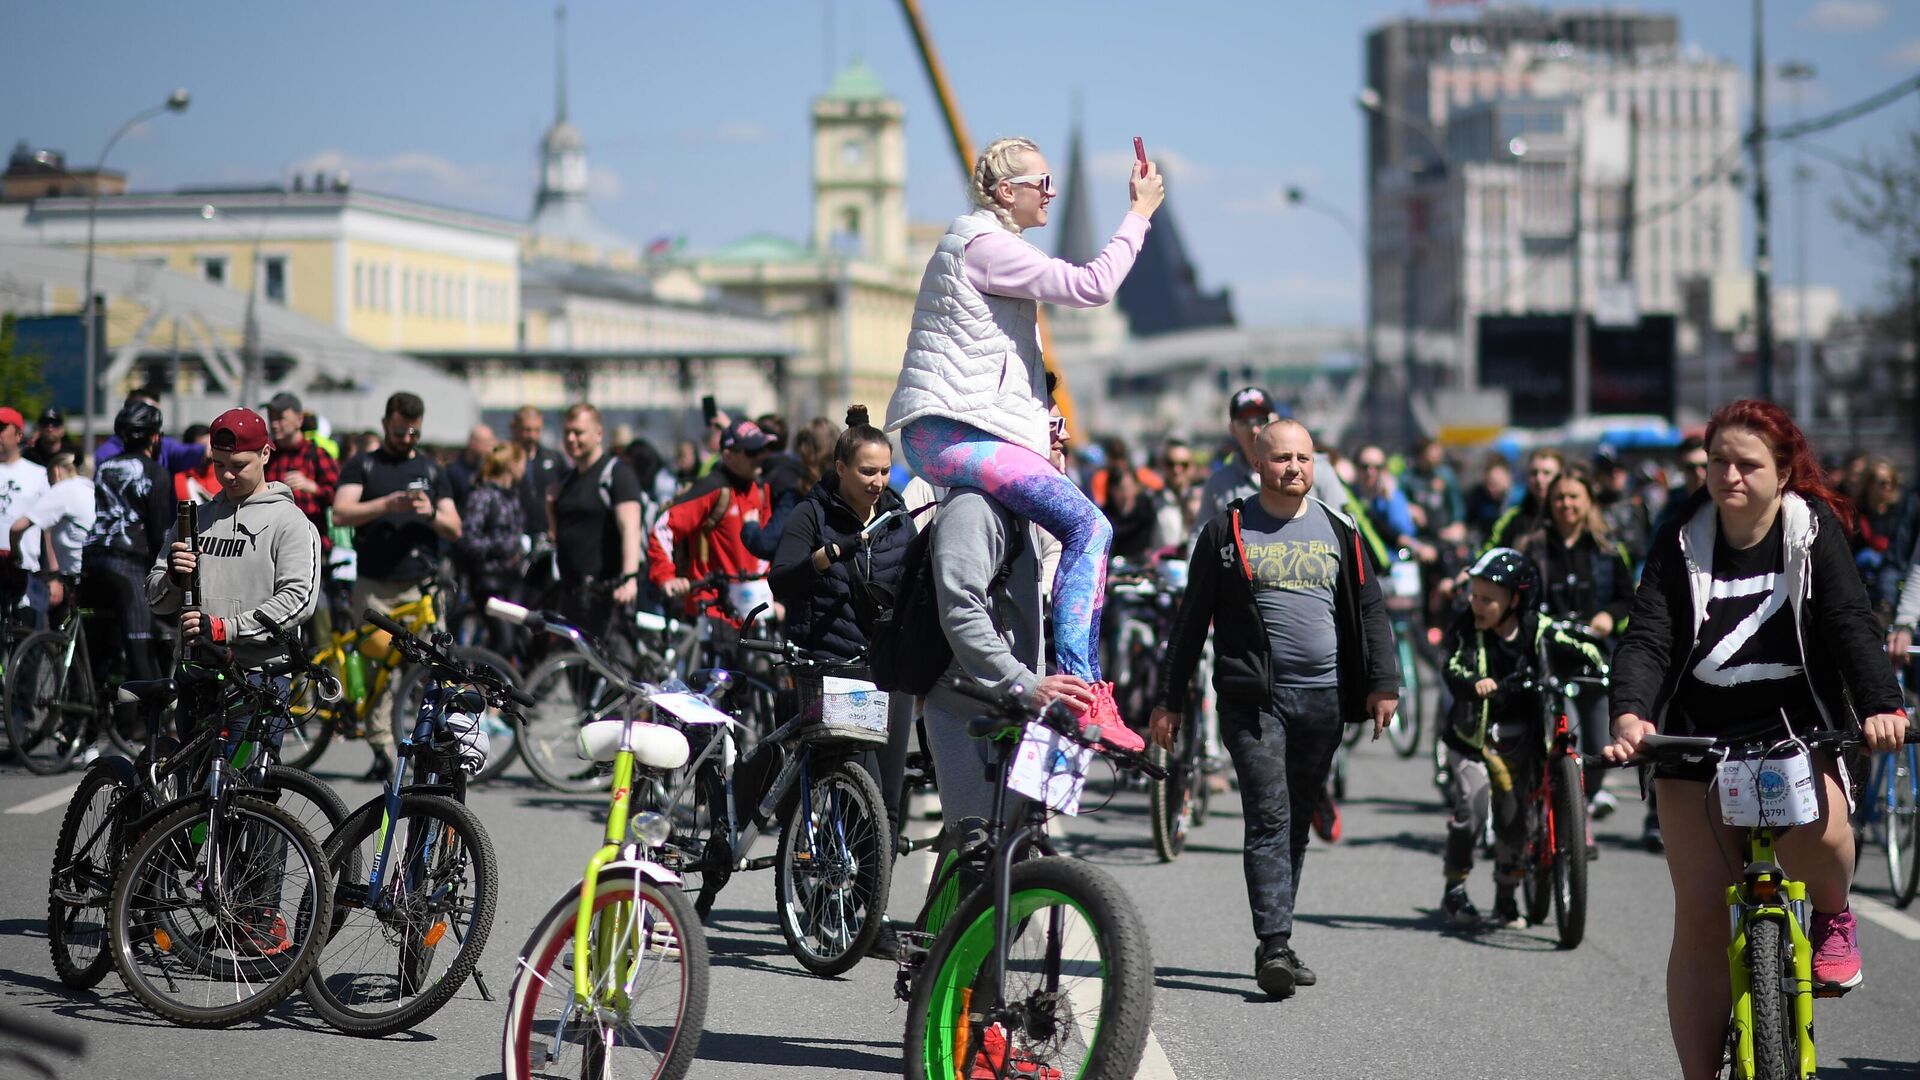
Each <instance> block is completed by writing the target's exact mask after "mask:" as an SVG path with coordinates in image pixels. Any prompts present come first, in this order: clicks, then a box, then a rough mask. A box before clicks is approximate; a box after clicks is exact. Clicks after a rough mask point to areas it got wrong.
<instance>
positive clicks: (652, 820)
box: [627, 810, 673, 848]
mask: <svg viewBox="0 0 1920 1080" xmlns="http://www.w3.org/2000/svg"><path fill="white" fill-rule="evenodd" d="M627 833H628V835H630V836H632V837H633V841H634V843H636V844H639V845H640V846H641V847H645V848H657V847H659V846H660V845H662V844H664V843H666V842H667V838H668V837H669V836H672V835H673V823H672V822H670V821H668V820H667V816H666V815H665V814H660V813H655V812H654V811H652V810H642V811H640V812H639V813H637V814H635V815H633V817H631V818H629V819H628V820H627Z"/></svg>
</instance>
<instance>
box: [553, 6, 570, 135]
mask: <svg viewBox="0 0 1920 1080" xmlns="http://www.w3.org/2000/svg"><path fill="white" fill-rule="evenodd" d="M553 24H554V41H553V54H554V61H553V81H554V88H553V91H554V92H553V99H554V110H553V122H554V123H556V124H564V123H566V122H567V5H565V4H560V5H558V6H556V7H555V8H554V11H553Z"/></svg>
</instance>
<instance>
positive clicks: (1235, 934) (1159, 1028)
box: [0, 744, 1920, 1080]
mask: <svg viewBox="0 0 1920 1080" xmlns="http://www.w3.org/2000/svg"><path fill="white" fill-rule="evenodd" d="M366 755H367V752H366V750H365V749H364V748H363V747H360V746H357V745H356V746H351V747H344V748H339V749H336V750H335V751H333V752H332V753H331V755H330V756H329V757H328V759H326V760H325V761H323V762H322V763H321V772H322V773H323V775H326V776H327V778H328V779H329V780H330V781H333V782H334V783H335V784H336V786H337V788H338V789H339V791H340V793H341V795H342V797H343V798H344V799H345V800H346V801H347V804H348V805H349V806H354V805H357V804H358V803H360V802H363V801H365V800H366V799H368V798H370V797H372V795H373V794H374V788H373V787H372V786H371V785H367V784H363V783H360V782H358V781H352V780H348V779H346V776H347V775H349V774H357V773H358V772H359V771H360V770H361V769H363V768H364V767H365V764H366V761H367V756H366ZM74 779H75V778H73V777H46V778H42V777H34V776H30V775H26V774H24V773H22V772H20V771H19V770H18V769H17V768H16V767H13V766H10V765H0V811H4V812H0V852H4V855H5V859H4V866H5V872H4V875H0V1007H3V1008H6V1009H8V1010H12V1011H18V1012H22V1013H26V1014H28V1015H31V1016H34V1017H38V1018H41V1019H44V1020H47V1021H49V1022H52V1023H55V1024H59V1025H61V1026H63V1027H64V1028H66V1029H68V1030H71V1031H73V1032H76V1033H78V1034H80V1035H82V1036H84V1037H85V1038H86V1039H87V1040H88V1052H87V1057H86V1060H85V1061H84V1063H68V1064H66V1065H65V1066H64V1068H63V1072H62V1075H66V1076H74V1077H78V1076H85V1077H90V1078H92V1077H100V1078H121V1077H124V1078H129V1080H174V1078H181V1080H186V1078H193V1080H228V1078H235V1080H241V1078H244V1080H269V1078H277V1077H301V1078H310V1080H317V1078H330V1077H362V1076H366V1077H387V1076H400V1077H408V1078H410V1080H411V1078H420V1080H428V1078H442V1077H445V1078H460V1080H470V1078H480V1077H489V1076H493V1075H496V1074H497V1073H498V1070H499V1066H500V1061H499V1038H500V1028H501V1020H502V1006H501V1005H500V1004H499V1003H498V1002H494V1003H489V1002H486V1001H483V1000H481V998H480V996H479V994H478V993H477V991H476V990H475V988H474V987H473V986H472V985H471V984H469V985H468V986H467V987H465V988H463V989H462V991H461V993H460V994H459V996H458V997H457V998H455V1000H454V1001H453V1002H452V1003H450V1004H449V1005H448V1006H447V1007H446V1008H445V1009H443V1010H442V1011H441V1012H440V1013H439V1014H438V1015H436V1016H434V1017H432V1018H431V1019H429V1020H428V1021H427V1022H426V1023H424V1024H423V1025H422V1026H421V1028H420V1029H419V1030H417V1031H414V1032H411V1033H408V1034H406V1035H401V1036H394V1037H392V1038H389V1039H386V1040H383V1041H378V1042H369V1041H363V1040H359V1039H354V1038H350V1037H346V1036H342V1035H339V1034H336V1033H335V1032H333V1031H332V1030H331V1029H329V1028H327V1027H325V1026H324V1025H323V1024H322V1023H321V1022H320V1021H319V1020H318V1019H317V1018H316V1017H315V1016H314V1015H313V1014H312V1012H311V1011H310V1010H309V1009H308V1008H307V1007H306V1005H305V1003H304V1002H303V1001H301V1000H300V999H299V998H298V997H297V996H296V997H295V998H294V999H293V1000H291V1001H290V1002H288V1003H287V1004H286V1005H283V1006H282V1007H281V1009H280V1010H279V1011H278V1012H277V1013H275V1014H273V1015H272V1016H270V1017H268V1018H267V1019H265V1020H264V1021H261V1022H259V1023H255V1024H252V1025H247V1026H244V1027H241V1028H236V1029H231V1030H227V1031H217V1032H204V1033H203V1032H195V1031H187V1030H183V1029H178V1028H173V1027H170V1026H168V1025H166V1024H164V1023H162V1022H161V1021H159V1020H157V1019H156V1018H154V1017H152V1016H150V1015H148V1014H147V1013H145V1012H144V1011H143V1010H142V1009H141V1008H140V1007H139V1005H138V1004H137V1003H136V1002H135V1001H134V1000H133V999H132V998H131V996H129V995H128V994H127V993H125V992H124V991H123V990H122V989H121V987H120V986H119V983H118V980H117V978H116V977H115V976H113V975H109V976H108V978H107V980H106V981H105V982H103V983H102V984H101V987H100V990H99V992H98V994H97V995H96V994H74V993H71V992H69V991H68V990H67V989H65V988H64V987H63V986H61V985H60V983H59V982H58V981H57V980H56V979H55V978H54V977H53V973H52V967H51V964H50V962H49V960H48V954H47V943H46V937H45V909H46V902H45V895H46V892H45V889H46V885H45V883H46V873H47V867H48V865H49V860H50V858H51V853H52V847H53V840H54V832H55V829H56V828H57V827H58V824H59V819H60V811H61V803H62V802H63V800H62V799H61V797H60V795H59V793H60V792H61V791H62V790H63V789H65V788H67V787H68V786H70V785H71V784H72V783H73V781H74ZM1351 785H1352V786H1351V791H1350V793H1349V794H1350V799H1349V802H1348V803H1347V806H1346V817H1345V835H1344V837H1343V839H1342V841H1341V842H1340V843H1339V844H1335V845H1321V844H1319V843H1318V842H1317V841H1316V844H1315V846H1314V847H1313V848H1312V850H1311V853H1310V855H1309V857H1308V861H1307V866H1306V870H1305V871H1304V875H1303V876H1304V888H1303V891H1302V894H1301V898H1300V927H1299V929H1298V931H1297V933H1296V935H1295V939H1294V944H1295V947H1296V949H1297V950H1298V951H1299V953H1300V955H1301V956H1302V957H1303V958H1305V959H1306V960H1307V961H1308V962H1309V963H1310V964H1311V965H1312V966H1313V967H1314V968H1315V970H1316V971H1317V972H1318V973H1319V975H1320V983H1319V985H1318V986H1315V987H1312V988H1307V989H1303V990H1301V991H1300V993H1299V994H1298V995H1297V996H1296V997H1295V998H1293V999H1292V1000H1290V1001H1286V1002H1278V1003H1276V1002H1269V1001H1267V1000H1265V999H1264V998H1263V997H1262V996H1261V995H1260V993H1259V991H1258V989H1257V988H1256V987H1255V986H1254V984H1253V981H1252V979H1251V977H1250V974H1249V972H1250V964H1251V960H1252V945H1253V941H1252V937H1251V931H1250V929H1249V924H1248V919H1247V907H1246V899H1245V895H1246V894H1245V892H1244V888H1243V885H1242V879H1241V872H1240V847H1241V843H1240V838H1241V830H1240V823H1239V819H1238V800H1237V798H1236V797H1235V796H1232V795H1228V796H1224V797H1222V798H1220V799H1217V800H1216V802H1215V811H1216V812H1215V816H1214V818H1213V819H1211V820H1210V821H1209V822H1208V824H1207V825H1206V826H1205V827H1204V828H1203V829H1202V830H1200V831H1199V832H1198V833H1197V834H1196V835H1195V837H1194V839H1193V842H1192V844H1191V845H1190V846H1189V847H1188V849H1187V852H1186V854H1185V855H1184V856H1183V857H1182V858H1181V859H1180V860H1179V861H1178V862H1177V863H1175V864H1174V865H1171V866H1164V865H1160V864H1159V863H1158V862H1156V861H1155V858H1154V856H1153V852H1152V848H1151V845H1150V843H1149V838H1148V832H1147V823H1146V820H1145V818H1144V816H1143V813H1142V808H1143V806H1144V799H1143V798H1142V797H1140V796H1138V795H1136V794H1134V793H1131V792H1122V793H1120V794H1119V795H1118V796H1117V798H1116V799H1115V800H1114V802H1113V804H1112V806H1110V807H1109V808H1108V809H1106V810H1104V811H1102V812H1100V813H1097V814H1094V815H1091V816H1088V817H1082V818H1079V819H1075V820H1071V821H1068V822H1066V823H1065V831H1066V836H1067V844H1068V846H1069V847H1070V848H1071V849H1072V850H1073V851H1074V852H1075V853H1077V854H1079V855H1081V856H1082V857H1084V858H1087V859H1089V860H1091V861H1094V862H1097V863H1099V864H1101V865H1102V866H1104V867H1106V868H1107V869H1108V870H1110V871H1111V872H1112V873H1113V874H1114V876H1115V877H1117V878H1118V879H1119V880H1120V881H1121V882H1122V883H1123V884H1124V885H1125V886H1126V888H1127V890H1128V891H1129V892H1130V893H1131V895H1132V896H1133V898H1134V900H1135V902H1136V903H1137V904H1138V906H1139V908H1140V909H1141V911H1142V913H1143V914H1144V915H1145V917H1146V920H1147V922H1148V924H1149V927H1150V929H1151V933H1152V945H1153V956H1154V961H1155V967H1156V987H1155V1000H1154V1020H1153V1030H1154V1035H1155V1039H1154V1049H1152V1050H1151V1051H1150V1054H1149V1059H1148V1061H1147V1062H1146V1063H1145V1065H1144V1066H1143V1072H1142V1075H1143V1076H1154V1077H1166V1076H1169V1075H1172V1076H1177V1077H1180V1078H1183V1080H1201V1078H1204V1080H1216V1078H1228V1077H1263V1078H1264V1077H1327V1078H1356V1080H1359V1078H1402V1077H1407V1078H1411V1077H1428V1076H1436V1075H1443V1076H1446V1077H1449V1078H1450V1080H1469V1078H1478V1077H1486V1078H1501V1080H1505V1078H1520V1077H1542V1076H1573V1077H1582V1078H1605V1077H1623V1078H1642V1077H1659V1076H1671V1075H1674V1071H1675V1070H1674V1065H1673V1061H1672V1057H1671V1053H1670V1051H1669V1049H1668V1044H1667V1036H1666V1018H1665V1008H1664V993H1663V974H1662V972H1663V968H1664V964H1665V957H1666V951H1667V943H1668V935H1669V931H1668V925H1669V923H1668V920H1669V907H1670V905H1669V900H1668V893H1667V885H1666V875H1665V868H1664V865H1663V863H1662V862H1661V861H1660V860H1659V859H1658V858H1656V857H1654V856H1651V855H1648V854H1646V853H1644V852H1642V851H1641V850H1639V848H1638V836H1639V825H1640V819H1639V806H1638V805H1637V804H1635V803H1633V802H1632V801H1631V799H1629V801H1628V802H1627V804H1626V806H1625V807H1624V808H1623V809H1622V811H1621V812H1620V813H1619V814H1617V815H1616V816H1615V817H1613V818H1612V819H1610V820H1608V821H1606V822H1603V823H1602V824H1601V825H1600V827H1599V830H1598V833H1599V841H1600V846H1601V851H1602V857H1601V859H1600V861H1599V862H1598V863H1597V864H1596V865H1595V866H1594V868H1593V871H1594V873H1593V893H1592V900H1593V903H1592V913H1591V915H1590V923H1589V930H1588V934H1587V941H1586V943H1585V944H1583V945H1582V946H1580V948H1578V949H1576V950H1573V951H1571V952H1567V951H1561V950H1559V949H1557V948H1556V947H1555V944H1554V940H1553V937H1552V932H1551V929H1550V928H1541V929H1530V930H1524V931H1505V930H1502V931H1490V932H1482V933H1474V934H1459V933H1451V932H1446V931H1444V930H1443V929H1442V926H1441V923H1440V920H1439V917H1438V915H1437V914H1436V909H1437V907H1438V903H1439V899H1440V892H1441V875H1440V847H1441V839H1442V835H1443V832H1444V821H1443V814H1442V811H1441V809H1440V806H1439V803H1438V802H1437V801H1436V798H1435V791H1434V788H1433V786H1432V784H1431V782H1430V777H1429V775H1428V772H1427V769H1426V768H1425V767H1424V766H1422V765H1421V764H1420V763H1419V762H1418V761H1412V762H1403V761H1399V760H1397V759H1395V758H1393V757H1392V756H1391V754H1390V752H1389V751H1387V750H1386V749H1385V745H1384V744H1380V745H1378V746H1363V747H1361V748H1360V750H1359V751H1358V752H1357V753H1356V755H1355V757H1354V759H1353V772H1352V781H1351ZM470 801H471V805H472V806H473V807H474V809H475V810H476V811H477V812H478V813H479V814H480V816H481V818H482V819H483V820H484V821H485V822H486V825H487V828H488V829H489V830H490V832H491V833H492V836H493V840H494V843H495V846H496V848H497V849H498V852H499V854H500V858H501V862H502V869H503V873H502V888H501V897H500V906H499V912H500V914H499V917H498V919H497V920H496V923H495V925H494V927H493V933H492V937H491V939H490V941H489V943H488V947H487V951H486V954H485V957H484V958H483V961H482V965H481V968H482V971H483V972H484V973H485V975H486V977H487V979H488V981H489V982H490V984H491V987H492V989H493V991H494V993H495V994H496V995H502V994H504V993H505V991H506V988H507V986H508V985H509V982H510V981H511V976H512V971H511V968H512V963H513V958H514V956H515V953H516V951H517V950H518V948H519V946H520V945H521V943H522V942H523V941H524V940H525V938H526V935H527V933H528V931H529V928H530V923H531V921H532V920H533V919H534V918H536V917H537V916H538V915H539V914H541V913H542V912H544V911H545V910H546V908H547V907H548V906H549V905H550V904H551V903H552V902H553V900H554V899H555V898H556V897H557V896H558V895H559V894H560V893H561V892H562V890H563V889H564V887H565V886H566V885H567V884H569V883H570V882H571V881H572V880H574V879H575V878H576V877H577V876H578V874H579V869H580V865H581V863H583V862H584V861H585V858H586V855H587V854H588V853H589V852H590V851H591V850H592V849H593V847H594V846H595V845H596V844H597V842H598V841H597V830H598V823H599V821H600V820H601V818H600V813H601V809H602V803H601V802H600V801H599V800H594V799H578V798H572V797H562V796H556V795H553V794H551V793H549V792H547V791H545V790H543V789H541V788H539V787H538V786H537V785H536V784H535V783H534V781H533V780H532V779H531V777H529V776H527V775H526V774H525V773H524V772H523V771H522V770H521V768H520V767H519V766H516V767H515V769H514V770H513V771H512V772H510V773H509V774H508V776H507V777H505V778H503V780H502V781H499V782H496V783H495V784H493V785H490V786H489V787H487V788H484V789H480V790H478V791H476V792H475V793H474V795H473V796H472V798H471V800H470ZM36 807H39V809H38V811H37V812H33V811H35V808H36ZM933 828H934V826H933V824H932V823H929V822H916V823H914V825H913V826H912V829H911V831H912V832H914V833H915V834H919V833H923V832H927V831H931V830H932V829H933ZM1877 854H1878V853H1877V852H1870V853H1869V857H1868V859H1867V860H1866V862H1865V863H1864V864H1863V870H1862V881H1861V887H1860V890H1859V891H1860V895H1862V896H1863V897H1864V898H1865V899H1862V900H1861V901H1860V902H1859V903H1858V905H1857V906H1858V908H1859V909H1860V911H1861V914H1862V916H1863V917H1862V920H1861V928H1860V939H1861V945H1862V948H1863V949H1864V950H1865V953H1866V966H1867V982H1866V985H1865V986H1864V987H1863V988H1862V989H1860V990H1858V991H1856V992H1855V993H1853V994H1852V995H1850V996H1849V997H1847V998H1846V999H1844V1000H1841V1001H1823V1002H1821V1003H1819V1006H1818V1010H1819V1011H1818V1017H1819V1024H1818V1031H1819V1037H1820V1044H1821V1048H1822V1061H1821V1064H1822V1066H1823V1068H1822V1070H1821V1073H1820V1075H1821V1077H1822V1078H1823V1080H1840V1078H1851V1080H1868V1078H1874V1080H1879V1078H1891V1077H1896V1076H1900V1077H1914V1076H1920V1064H1917V1063H1920V1004H1916V1001H1917V999H1920V995H1916V992H1915V991H1916V988H1920V921H1916V920H1915V919H1913V918H1910V917H1908V916H1907V915H1905V914H1895V913H1893V912H1892V911H1891V910H1890V909H1888V908H1886V907H1885V906H1884V905H1878V904H1874V903H1873V902H1872V897H1874V896H1875V894H1876V891H1877V889H1878V888H1879V887H1880V886H1883V885H1884V883H1885V879H1884V875H1885V871H1884V869H1883V864H1882V863H1880V862H1879V861H1878V859H1877ZM927 872H928V871H927V857H926V856H915V857H913V858H911V859H909V860H906V861H905V862H903V863H902V864H901V869H900V871H899V874H898V876H897V877H896V882H897V883H898V891H897V892H896V904H895V908H896V912H897V913H901V912H902V909H905V912H904V913H909V914H910V910H911V908H912V907H913V906H914V904H913V900H914V899H916V898H917V894H918V892H919V890H920V889H921V888H922V883H923V882H924V881H925V880H926V876H927ZM1472 888H1473V890H1474V895H1475V899H1476V901H1477V902H1478V903H1479V904H1480V905H1481V907H1482V908H1483V909H1485V908H1488V907H1490V906H1491V903H1492V885H1491V881H1490V878H1489V877H1488V873H1487V871H1486V870H1485V869H1482V870H1480V871H1478V872H1477V873H1476V876H1475V878H1474V880H1473V882H1472ZM772 890H773V878H772V875H771V873H762V874H750V875H743V876H739V877H736V878H735V880H734V882H733V884H732V885H731V886H730V887H729V890H728V892H727V893H725V894H723V895H722V898H721V902H720V906H719V909H718V910H717V911H716V912H715V914H714V918H713V920H712V924H711V927H710V930H709V933H710V935H711V937H710V941H711V944H712V949H713V976H712V991H711V993H712V997H711V1002H710V1004H709V1007H708V1014H707V1030H706V1034H705V1037H704V1038H703V1039H702V1041H701V1044H700V1062H699V1064H698V1065H697V1066H696V1068H695V1070H694V1073H693V1075H694V1076H696V1077H703V1078H716V1080H717V1078H727V1080H733V1078H739V1080H747V1078H756V1080H771V1078H794V1077H812V1076H859V1075H863V1074H866V1075H874V1076H887V1075H899V1072H900V1039H901V1034H902V1031H903V1030H904V1027H905V1022H906V1017H905V1012H904V1008H903V1006H901V1005H900V1004H899V1003H897V1002H896V1001H895V1000H894V999H893V995H892V987H893V971H892V968H891V966H890V965H883V964H881V963H877V962H871V961H870V962H867V963H865V964H862V965H861V966H860V967H858V968H856V969H854V970H853V971H852V972H851V973H850V974H848V975H847V976H846V977H844V978H841V979H836V980H821V979H816V978H814V977H812V976H810V975H808V974H806V973H805V972H804V971H803V970H802V969H801V968H800V967H799V965H798V964H797V963H795V962H794V961H793V960H792V959H791V958H790V957H789V956H787V954H786V952H785V949H784V946H783V943H782V941H781V939H780V934H779V931H778V930H777V928H776V927H775V925H774V923H773V917H772V914H771V909H772ZM1916 910H1917V912H1920V909H1916ZM5 1070H6V1066H5V1065H4V1064H0V1075H8V1074H7V1073H6V1071H5Z"/></svg>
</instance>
